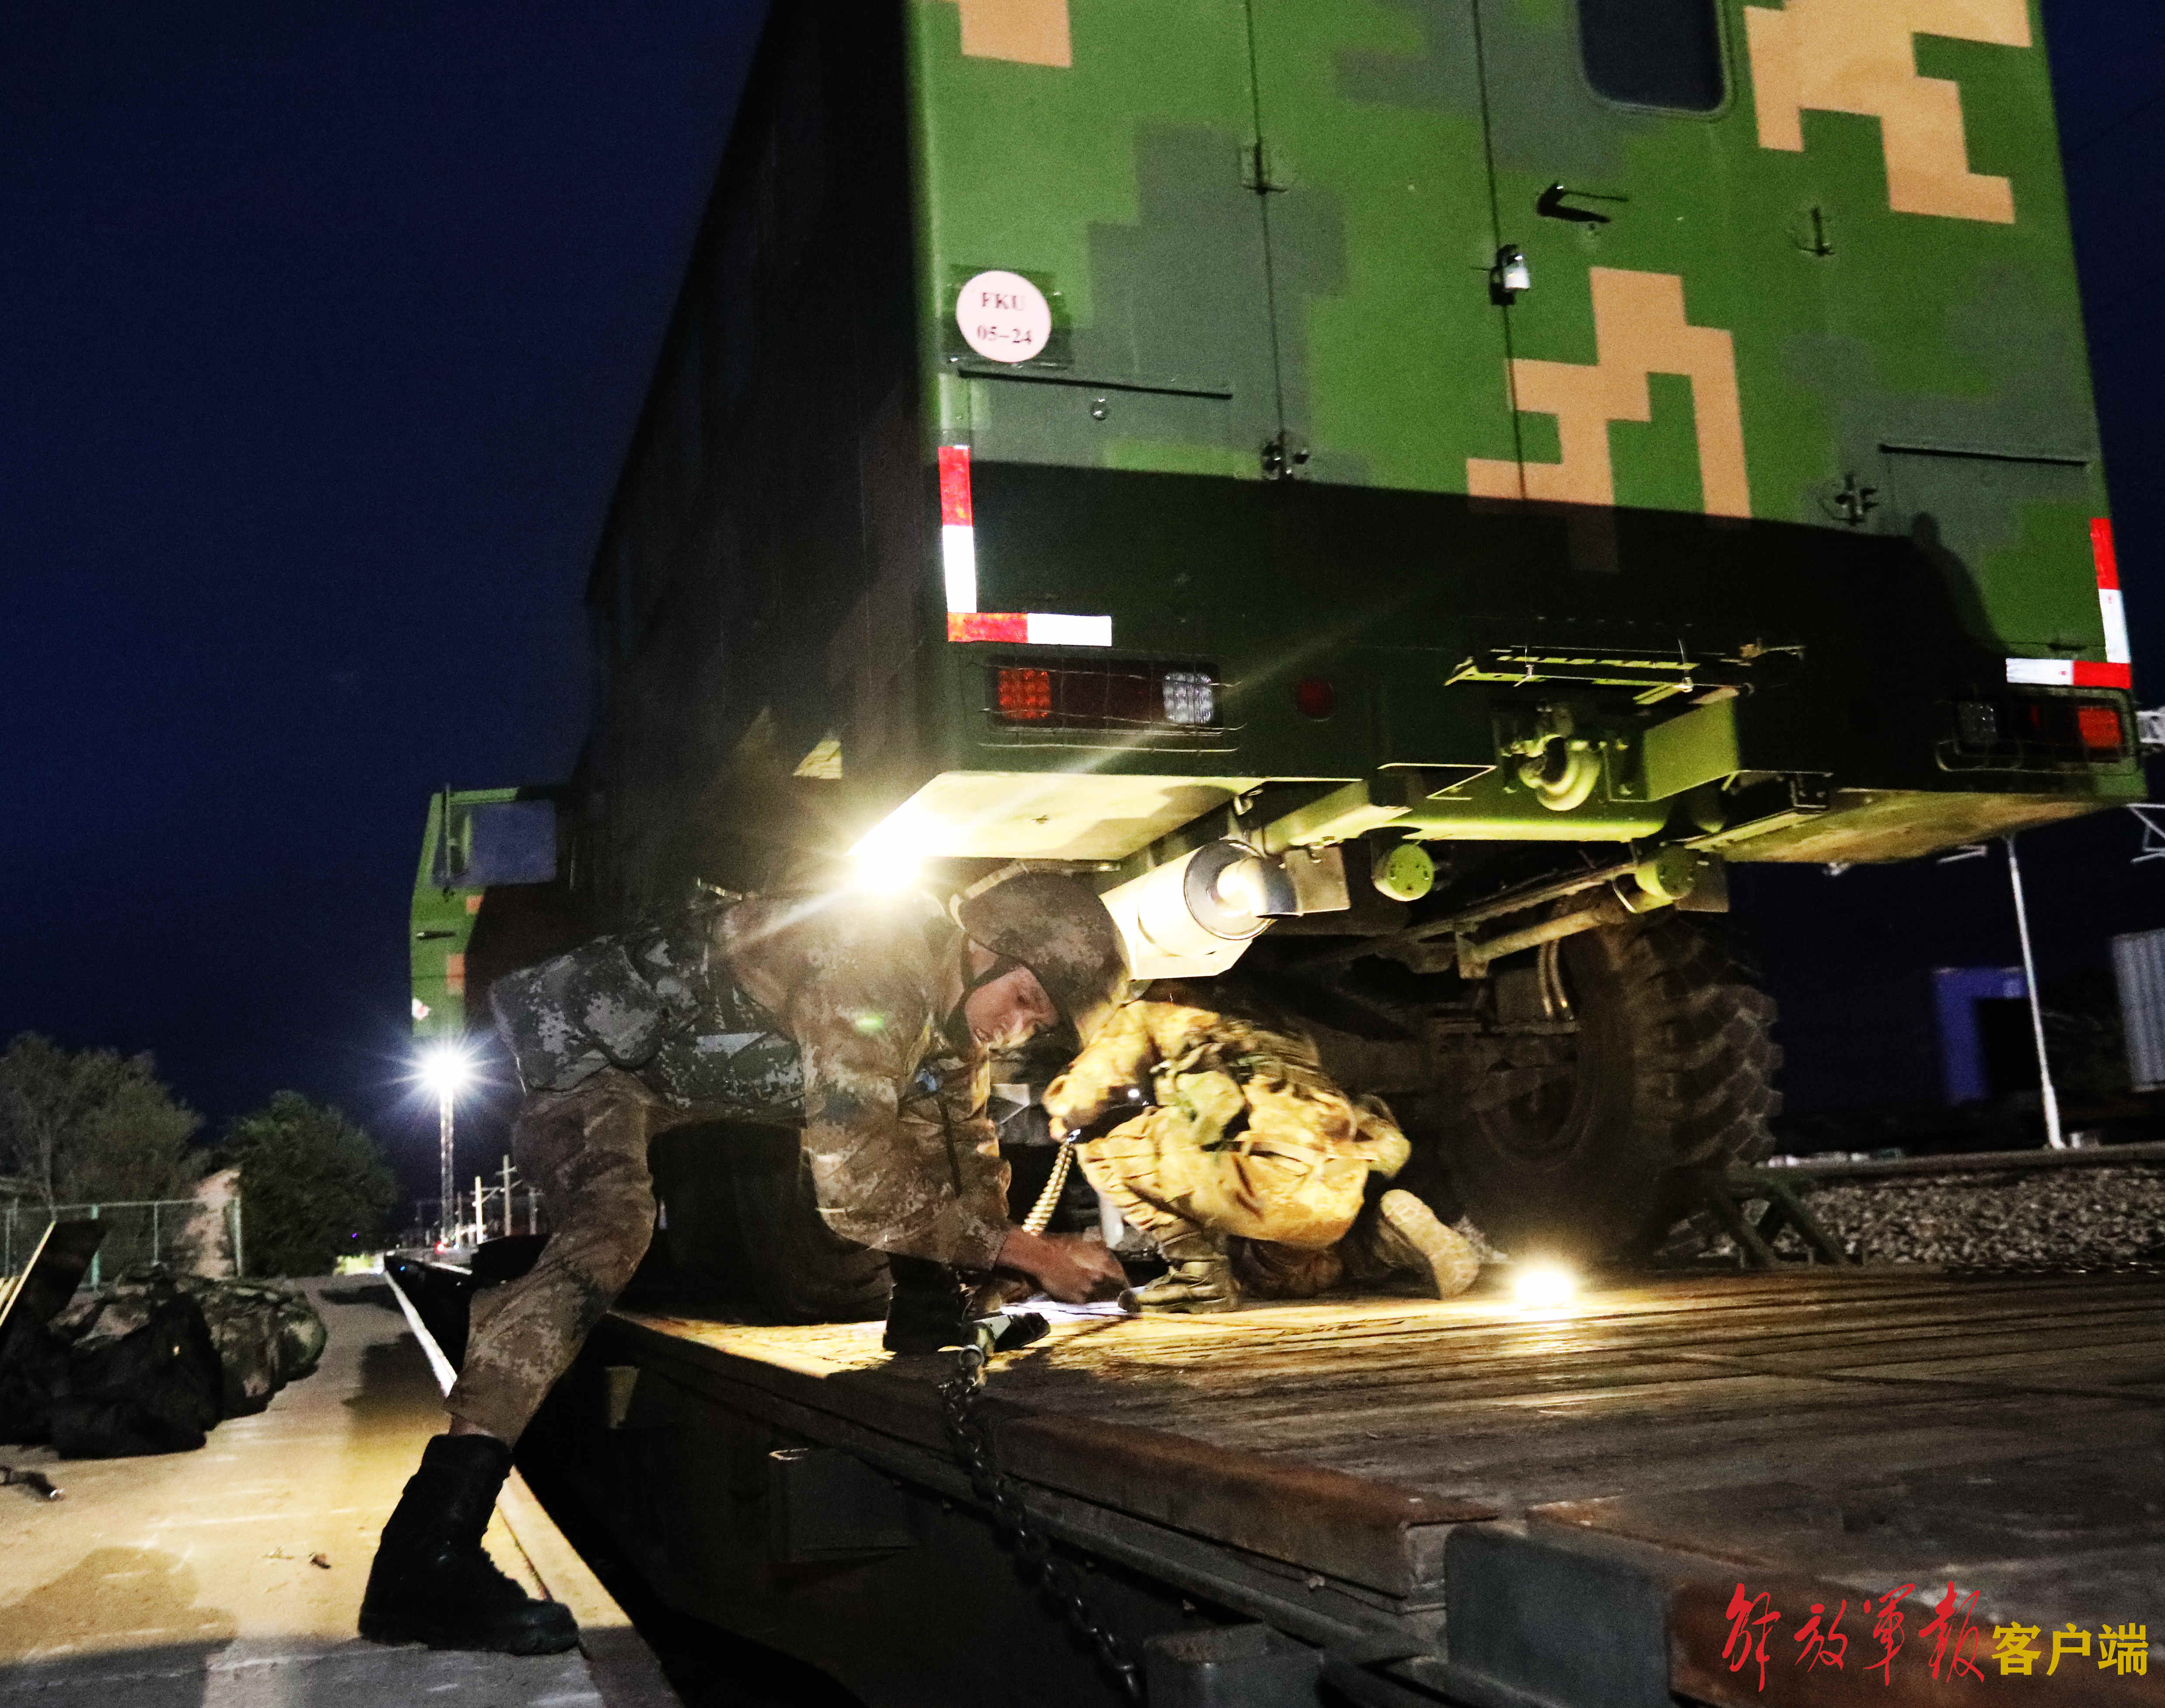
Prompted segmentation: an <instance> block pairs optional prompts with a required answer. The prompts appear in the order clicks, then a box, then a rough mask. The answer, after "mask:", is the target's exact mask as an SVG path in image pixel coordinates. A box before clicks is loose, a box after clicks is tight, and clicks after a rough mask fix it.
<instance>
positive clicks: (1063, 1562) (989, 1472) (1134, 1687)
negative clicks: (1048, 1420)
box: [940, 1344, 1144, 1702]
mask: <svg viewBox="0 0 2165 1708" xmlns="http://www.w3.org/2000/svg"><path fill="white" fill-rule="evenodd" d="M986 1357H987V1350H986V1348H985V1347H984V1346H983V1345H982V1344H979V1345H976V1346H968V1347H961V1348H960V1349H959V1350H958V1351H957V1352H956V1366H955V1373H954V1374H953V1375H951V1376H950V1377H949V1378H948V1379H946V1381H944V1382H942V1383H941V1384H940V1416H941V1421H943V1422H944V1423H945V1424H946V1430H947V1439H948V1442H950V1443H951V1445H952V1446H953V1447H954V1449H955V1456H956V1458H958V1459H960V1460H961V1462H962V1468H963V1469H964V1470H966V1471H967V1472H968V1473H970V1486H971V1488H972V1489H975V1490H976V1491H977V1498H978V1499H979V1500H982V1501H983V1502H985V1504H986V1505H988V1506H989V1507H991V1508H992V1513H993V1524H994V1525H995V1526H998V1529H999V1531H1000V1532H1001V1534H1002V1535H1003V1537H1005V1539H1006V1541H1007V1543H1008V1545H1009V1547H1011V1548H1012V1549H1013V1550H1014V1557H1015V1562H1016V1563H1017V1564H1018V1565H1019V1566H1020V1567H1021V1568H1022V1573H1023V1576H1024V1577H1025V1579H1028V1580H1029V1581H1030V1582H1032V1583H1034V1584H1035V1585H1036V1586H1037V1588H1038V1589H1039V1591H1040V1593H1041V1594H1042V1595H1044V1596H1045V1597H1046V1600H1049V1601H1051V1603H1052V1605H1053V1606H1054V1607H1055V1608H1056V1609H1057V1610H1059V1613H1060V1616H1061V1618H1062V1619H1064V1620H1065V1621H1067V1626H1068V1628H1069V1629H1070V1630H1072V1631H1073V1632H1075V1633H1076V1634H1077V1636H1079V1637H1082V1639H1083V1641H1084V1642H1086V1643H1088V1645H1089V1646H1090V1648H1091V1651H1092V1652H1093V1653H1094V1654H1095V1655H1096V1656H1097V1658H1098V1663H1099V1664H1100V1665H1102V1666H1103V1667H1104V1668H1105V1670H1106V1671H1108V1672H1109V1673H1110V1674H1112V1675H1113V1676H1114V1678H1115V1679H1117V1680H1119V1686H1120V1690H1121V1692H1122V1694H1123V1695H1125V1696H1126V1697H1127V1699H1128V1700H1130V1701H1131V1702H1140V1701H1142V1700H1144V1691H1143V1674H1142V1668H1141V1666H1140V1664H1139V1663H1137V1662H1136V1660H1135V1657H1134V1656H1133V1655H1132V1654H1130V1653H1129V1650H1128V1646H1127V1644H1126V1643H1125V1642H1124V1641H1122V1640H1121V1638H1120V1637H1119V1635H1118V1634H1117V1633H1116V1632H1114V1631H1112V1630H1111V1629H1110V1628H1109V1627H1108V1626H1104V1625H1100V1624H1099V1623H1098V1621H1097V1620H1096V1619H1095V1618H1093V1616H1092V1615H1091V1611H1090V1604H1089V1600H1088V1598H1087V1597H1086V1596H1085V1595H1084V1594H1083V1574H1082V1573H1081V1572H1080V1571H1078V1570H1077V1568H1076V1567H1075V1564H1074V1563H1073V1562H1072V1561H1070V1560H1067V1559H1063V1558H1061V1556H1060V1555H1059V1554H1057V1553H1056V1552H1054V1551H1053V1546H1052V1540H1051V1537H1048V1536H1046V1533H1045V1532H1044V1531H1042V1530H1040V1528H1039V1527H1038V1526H1037V1523H1036V1521H1035V1520H1034V1519H1033V1518H1032V1517H1031V1516H1030V1509H1029V1508H1028V1507H1027V1506H1025V1505H1024V1504H1023V1499H1022V1494H1021V1491H1020V1490H1019V1489H1017V1488H1016V1487H1015V1484H1014V1479H1012V1478H1010V1477H1009V1475H1008V1474H1007V1473H1005V1472H1004V1471H1003V1470H1001V1469H1000V1467H999V1462H998V1459H997V1458H995V1457H994V1456H993V1444H992V1440H991V1438H990V1437H988V1435H987V1434H986V1432H985V1426H984V1423H983V1421H982V1419H980V1418H979V1417H978V1416H977V1398H978V1396H979V1395H980V1394H982V1393H983V1392H984V1389H985V1361H986Z"/></svg>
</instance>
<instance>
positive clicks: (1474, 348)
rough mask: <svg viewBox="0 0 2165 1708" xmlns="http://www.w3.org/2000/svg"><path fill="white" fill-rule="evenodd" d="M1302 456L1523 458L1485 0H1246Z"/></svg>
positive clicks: (1294, 462) (1363, 475)
mask: <svg viewBox="0 0 2165 1708" xmlns="http://www.w3.org/2000/svg"><path fill="white" fill-rule="evenodd" d="M1249 15H1250V18H1251V29H1252V30H1253V35H1254V53H1255V66H1256V132H1257V136H1258V143H1257V147H1256V161H1255V164H1254V169H1253V179H1254V182H1255V185H1256V188H1257V189H1258V191H1259V192H1260V199H1261V201H1262V208H1263V219H1264V223H1265V226H1266V229H1267V234H1268V245H1269V256H1270V266H1271V277H1270V284H1271V300H1272V329H1273V334H1274V338H1275V345H1276V355H1277V374H1278V393H1279V401H1280V407H1281V411H1282V416H1283V426H1284V431H1285V435H1286V439H1285V444H1286V448H1287V457H1288V461H1287V464H1286V466H1285V467H1284V468H1283V470H1282V471H1280V472H1288V473H1298V474H1300V475H1304V476H1305V477H1309V478H1310V479H1314V480H1317V481H1322V482H1338V483H1343V484H1346V485H1353V486H1369V487H1383V488H1393V489H1396V490H1399V491H1411V492H1426V493H1464V492H1465V491H1466V490H1467V465H1468V461H1469V459H1475V458H1504V459H1509V458H1511V457H1512V456H1514V451H1513V443H1514V441H1513V423H1512V418H1511V411H1510V409H1509V398H1508V394H1507V393H1506V392H1505V391H1504V388H1503V387H1502V386H1501V385H1500V384H1499V381H1500V379H1501V378H1502V377H1503V375H1504V372H1505V349H1504V320H1503V317H1502V316H1501V314H1499V312H1498V311H1497V310H1496V309H1495V308H1493V307H1492V306H1491V303H1490V299H1489V291H1488V271H1489V267H1490V266H1491V264H1492V262H1493V259H1494V256H1495V250H1496V245H1497V241H1498V240H1497V237H1496V230H1495V223H1494V220H1493V208H1492V203H1491V196H1490V190H1491V186H1490V181H1489V173H1488V161H1487V158H1486V150H1485V146H1484V143H1483V102H1482V87H1481V78H1480V66H1479V55H1478V46H1479V43H1478V34H1477V30H1476V18H1475V13H1474V8H1473V0H1330V3H1327V4H1319V3H1317V0H1249Z"/></svg>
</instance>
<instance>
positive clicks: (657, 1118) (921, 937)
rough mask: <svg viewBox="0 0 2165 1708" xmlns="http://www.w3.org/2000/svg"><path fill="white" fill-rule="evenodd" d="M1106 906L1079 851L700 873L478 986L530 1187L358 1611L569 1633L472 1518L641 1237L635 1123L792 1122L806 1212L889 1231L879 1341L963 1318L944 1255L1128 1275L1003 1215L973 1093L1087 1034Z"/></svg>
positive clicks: (881, 1244)
mask: <svg viewBox="0 0 2165 1708" xmlns="http://www.w3.org/2000/svg"><path fill="white" fill-rule="evenodd" d="M1126 983H1127V967H1126V962H1125V957H1124V955H1123V953H1122V951H1121V947H1120V941H1119V933H1118V931H1117V930H1115V929H1114V925H1113V922H1112V919H1111V917H1110V915H1108V914H1107V913H1106V912H1105V909H1104V906H1103V904H1100V903H1099V901H1098V899H1097V896H1096V894H1095V893H1094V892H1093V890H1092V889H1091V888H1090V887H1089V885H1088V883H1084V882H1083V880H1081V879H1079V878H1063V877H1057V876H1053V875H1051V874H1046V873H1030V872H1006V873H1002V874H998V875H997V876H996V877H995V878H993V879H991V880H988V881H987V882H986V883H983V884H980V885H978V886H977V887H976V888H973V889H972V890H969V891H967V892H965V893H964V894H963V895H962V896H961V897H960V898H958V899H957V900H956V903H955V904H954V906H953V908H952V909H951V911H950V910H943V909H941V908H940V907H939V906H938V905H937V904H935V903H934V902H932V901H931V900H930V899H929V898H924V897H877V898H875V897H863V896H854V895H845V896H820V897H814V898H792V899H749V900H747V899H729V898H720V897H716V898H713V899H708V900H707V901H704V902H703V903H701V904H698V905H696V906H694V907H693V908H692V909H688V910H687V911H686V912H684V913H682V914H681V915H678V916H677V917H676V918H675V919H673V920H670V921H669V922H667V923H666V924H665V925H660V926H657V927H655V928H653V929H651V930H643V931H637V932H633V933H629V934H626V935H624V936H614V937H603V938H601V939H599V940H598V941H595V942H593V943H591V944H589V945H587V946H586V947H585V948H582V949H580V950H578V951H576V952H573V953H572V954H569V955H565V956H561V957H558V958H557V959H556V960H553V961H549V962H544V963H542V964H541V965H540V966H539V967H533V968H530V969H529V970H528V971H526V972H524V973H519V974H516V975H514V976H512V977H509V978H501V979H498V981H497V982H496V984H495V986H494V988H493V992H492V1001H493V1005H494V1007H495V1009H496V1011H497V1020H498V1028H499V1030H500V1031H502V1032H503V1036H504V1038H505V1040H506V1041H507V1042H508V1044H509V1045H510V1046H511V1051H512V1054H513V1057H514V1059H515V1061H516V1062H517V1063H518V1068H519V1078H520V1080H521V1082H522V1083H523V1084H524V1087H525V1089H526V1090H527V1093H528V1094H529V1100H528V1102H527V1104H526V1106H525V1108H524V1110H523V1111H522V1112H521V1114H520V1115H519V1121H518V1125H517V1126H516V1127H515V1128H514V1135H513V1141H512V1142H513V1147H514V1154H515V1156H516V1157H517V1161H518V1164H519V1171H520V1173H523V1174H524V1175H525V1176H526V1177H527V1178H529V1179H530V1180H533V1181H535V1182H536V1183H538V1184H539V1185H540V1189H541V1192H542V1195H543V1199H544V1201H545V1203H546V1204H547V1205H548V1206H549V1216H550V1236H549V1240H548V1243H547V1244H546V1245H545V1247H543V1248H542V1252H541V1256H540V1259H539V1261H537V1262H536V1263H535V1266H534V1268H532V1269H531V1270H530V1271H529V1273H527V1274H525V1275H524V1276H523V1277H521V1278H519V1279H517V1280H515V1281H512V1282H509V1283H507V1284H504V1285H503V1286H500V1287H496V1288H492V1289H489V1290H487V1292H484V1293H482V1294H479V1295H477V1299H476V1300H475V1305H474V1310H473V1322H472V1329H471V1335H470V1336H469V1339H468V1342H467V1349H466V1363H465V1367H464V1369H463V1371H462V1372H461V1375H460V1378H459V1381H458V1384H457V1385H456V1387H455V1388H454V1389H452V1390H451V1393H450V1398H449V1400H448V1401H447V1405H448V1407H449V1410H450V1413H451V1415H452V1420H453V1421H452V1425H451V1431H450V1433H449V1434H448V1435H445V1436H441V1437H438V1438H437V1439H436V1440H435V1441H434V1442H431V1443H430V1444H429V1449H428V1452H427V1453H426V1455H424V1458H423V1461H422V1467H421V1470H420V1472H419V1473H418V1474H417V1475H416V1476H415V1477H414V1479H413V1480H412V1481H411V1482H410V1483H408V1485H407V1488H406V1492H405V1495H404V1496H403V1498H402V1499H401V1500H400V1502H399V1505H398V1510H396V1511H395V1512H394V1513H393V1514H392V1517H391V1521H390V1522H389V1523H388V1524H387V1526H385V1528H384V1531H383V1540H382V1546H381V1547H380V1548H379V1550H378V1552H377V1559H376V1564H375V1567H374V1568H373V1569H372V1570H371V1574H370V1577H369V1584H368V1592H367V1595H366V1599H365V1600H364V1601H363V1604H362V1607H361V1634H362V1635H363V1636H364V1637H371V1638H374V1639H376V1640H377V1641H382V1642H414V1641H419V1642H428V1643H429V1644H431V1645H432V1646H436V1647H461V1648H494V1649H503V1650H508V1651H510V1652H512V1653H552V1652H555V1651H556V1650H560V1649H562V1648H566V1647H569V1646H570V1645H571V1644H572V1642H575V1641H576V1640H577V1630H576V1627H575V1626H573V1624H572V1621H571V1618H570V1616H568V1614H566V1611H565V1610H564V1609H563V1608H562V1607H561V1605H557V1604H556V1603H552V1602H536V1601H532V1600H528V1599H527V1598H526V1597H525V1596H524V1594H523V1593H522V1592H521V1591H520V1590H519V1588H518V1586H517V1585H516V1584H513V1583H512V1582H511V1581H510V1580H509V1579H506V1578H504V1577H503V1575H502V1574H500V1573H498V1572H497V1571H496V1570H495V1568H493V1566H491V1565H490V1564H489V1563H488V1561H487V1557H486V1556H485V1555H484V1554H483V1553H482V1550H481V1537H482V1531H483V1529H484V1528H485V1527H486V1526H487V1521H488V1515H489V1512H490V1510H491V1509H492V1508H493V1505H494V1504H495V1500H496V1495H497V1493H498V1489H500V1488H501V1486H502V1484H503V1478H504V1475H505V1474H506V1473H507V1472H508V1468H509V1465H510V1458H511V1446H510V1444H511V1443H512V1442H515V1441H516V1440H517V1439H518V1437H519V1432H520V1431H522V1430H523V1429H524V1427H525V1426H526V1423H527V1421H528V1420H529V1418H531V1417H532V1415H534V1412H535V1410H536V1409H537V1408H538V1407H539V1406H540V1403H541V1400H542V1399H543V1398H544V1396H545V1395H546V1394H547V1393H548V1391H549V1389H550V1387H551V1386H552V1385H553V1384H555V1382H556V1379H557V1378H558V1377H560V1376H561V1375H562V1374H563V1373H564V1372H565V1371H566V1369H568V1368H570V1367H571V1364H572V1360H573V1358H574V1357H576V1356H577V1352H578V1350H579V1347H580V1344H581V1343H582V1342H583V1341H584V1340H585V1338H586V1336H587V1333H588V1332H589V1331H591V1330H592V1329H593V1326H594V1325H595V1324H596V1323H597V1322H598V1321H600V1319H601V1317H602V1315H603V1314H604V1313H605V1312H606V1311H607V1310H608V1308H609V1306H610V1305H611V1304H612V1303H614V1300H615V1298H616V1296H617V1294H619V1292H620V1291H621V1290H622V1289H623V1288H624V1284H625V1283H627V1282H628V1281H629V1279H630V1278H631V1274H632V1272H633V1270H634V1269H635V1268H637V1266H638V1263H639V1261H640V1257H642V1256H644V1255H645V1251H646V1247H647V1243H648V1241H649V1239H650V1237H651V1234H652V1231H653V1227H654V1219H655V1199H654V1190H653V1183H652V1180H651V1177H650V1176H649V1174H648V1172H647V1162H646V1149H647V1142H648V1140H649V1139H650V1138H651V1136H652V1135H653V1134H654V1133H655V1132H656V1131H658V1130H660V1129H661V1128H664V1127H666V1126H668V1125H675V1124H678V1123H681V1122H685V1121H692V1120H699V1121H711V1120H717V1119H732V1118H734V1119H738V1120H756V1121H769V1122H771V1121H775V1120H790V1121H794V1122H797V1123H799V1124H801V1125H802V1127H803V1142H804V1148H805V1152H806V1154H807V1156H808V1157H809V1159H810V1162H811V1173H812V1179H813V1183H814V1187H815V1189H816V1190H817V1192H818V1195H819V1209H820V1214H821V1215H822V1216H823V1217H824V1219H825V1220H826V1221H827V1224H828V1226H830V1227H831V1228H833V1229H834V1230H835V1232H837V1233H838V1234H840V1235H841V1236H844V1237H845V1238H846V1239H850V1240H853V1241H858V1242H860V1243H861V1244H864V1245H867V1246H871V1247H876V1248H877V1249H878V1250H880V1251H883V1252H887V1253H888V1254H889V1258H890V1264H891V1267H892V1268H893V1272H894V1278H895V1283H896V1287H895V1300H894V1304H893V1306H892V1307H891V1310H890V1315H889V1318H888V1336H887V1344H888V1347H890V1348H892V1349H894V1350H898V1351H930V1350H932V1349H933V1348H935V1347H938V1346H940V1344H942V1343H944V1342H948V1341H951V1340H952V1339H953V1338H955V1337H956V1335H957V1334H958V1333H959V1332H960V1331H961V1327H962V1324H961V1295H960V1291H959V1287H958V1283H957V1279H956V1272H957V1271H963V1272H969V1273H990V1272H992V1271H994V1270H999V1271H1004V1272H1007V1273H1010V1274H1017V1275H1021V1276H1025V1277H1027V1278H1029V1279H1030V1280H1031V1281H1033V1282H1035V1284H1037V1285H1038V1286H1040V1287H1041V1288H1043V1289H1045V1291H1046V1292H1047V1293H1049V1294H1051V1295H1052V1296H1053V1297H1055V1298H1056V1299H1069V1300H1076V1299H1083V1298H1086V1297H1088V1296H1090V1294H1092V1293H1093V1292H1096V1291H1100V1290H1105V1289H1112V1288H1117V1287H1119V1286H1120V1285H1122V1284H1125V1276H1124V1275H1123V1274H1122V1272H1121V1270H1120V1268H1119V1263H1118V1262H1117V1261H1116V1260H1115V1259H1114V1257H1112V1255H1111V1254H1110V1253H1109V1252H1107V1251H1106V1250H1105V1248H1104V1246H1103V1245H1102V1244H1100V1243H1098V1242H1097V1241H1094V1240H1090V1239H1085V1238H1081V1237H1077V1236H1045V1235H1040V1234H1033V1233H1030V1232H1029V1231H1026V1230H1025V1229H1022V1228H1019V1227H1017V1226H1013V1225H1012V1224H1010V1223H1009V1220H1008V1216H1007V1189H1008V1169H1007V1165H1006V1164H1005V1163H1004V1162H1002V1161H1001V1159H1000V1155H999V1147H998V1141H997V1138H996V1136H995V1134H994V1131H993V1125H992V1123H991V1121H990V1120H988V1118H987V1116H986V1112H985V1105H986V1099H987V1095H988V1092H989V1090H990V1084H989V1081H990V1067H989V1062H988V1051H989V1050H992V1049H999V1048H1010V1047H1013V1046H1015V1045H1018V1044H1019V1043H1021V1042H1022V1041H1024V1040H1025V1039H1026V1038H1028V1037H1029V1036H1031V1034H1032V1033H1034V1032H1035V1031H1042V1030H1045V1029H1047V1028H1050V1027H1051V1026H1053V1025H1056V1024H1058V1023H1059V1022H1060V1021H1061V1020H1066V1021H1067V1022H1068V1023H1069V1024H1070V1025H1072V1026H1073V1027H1074V1029H1075V1031H1076V1033H1077V1036H1078V1038H1079V1039H1080V1040H1081V1041H1086V1042H1087V1041H1088V1040H1089V1039H1090V1038H1091V1037H1093V1036H1095V1034H1096V1032H1097V1031H1098V1027H1099V1026H1100V1025H1102V1024H1103V1022H1104V1019H1105V1017H1106V1016H1107V1015H1109V1013H1110V1012H1111V1011H1112V1009H1113V1006H1114V1004H1115V1003H1116V1002H1117V1001H1118V1000H1119V998H1120V997H1121V996H1123V995H1124V994H1125V988H1126Z"/></svg>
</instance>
